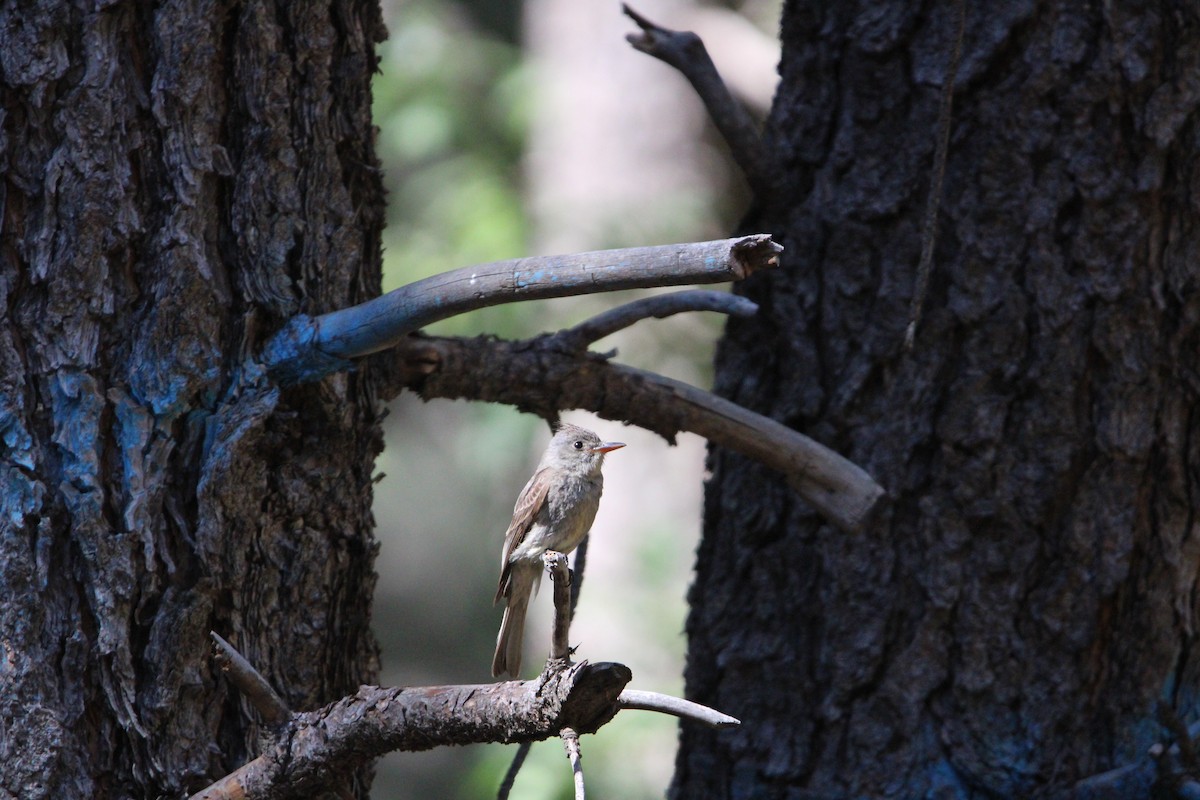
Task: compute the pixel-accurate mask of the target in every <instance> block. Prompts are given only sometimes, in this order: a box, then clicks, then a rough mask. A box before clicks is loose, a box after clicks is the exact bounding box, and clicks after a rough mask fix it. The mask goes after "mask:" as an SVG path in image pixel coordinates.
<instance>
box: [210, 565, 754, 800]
mask: <svg viewBox="0 0 1200 800" xmlns="http://www.w3.org/2000/svg"><path fill="white" fill-rule="evenodd" d="M546 566H547V569H549V570H550V571H551V578H552V580H553V581H554V608H555V622H554V633H553V636H552V639H553V644H552V646H551V650H550V657H549V658H548V659H547V661H546V668H545V669H544V670H543V672H542V674H541V675H539V676H538V677H537V678H535V679H534V680H532V681H505V682H501V683H492V684H482V685H473V686H433V687H424V688H411V689H404V688H391V689H389V688H384V687H379V686H361V687H359V690H358V692H356V693H355V694H354V695H352V696H350V697H344V698H342V699H341V700H338V701H337V702H335V703H331V704H329V705H327V706H325V707H324V708H322V709H319V710H317V711H310V712H305V713H298V714H292V713H291V712H286V713H287V719H286V720H284V721H283V723H282V724H280V725H279V726H277V728H276V737H275V740H274V744H273V745H272V746H270V747H269V749H268V750H267V751H266V752H264V753H263V754H262V755H260V756H259V757H258V758H255V759H254V760H252V761H250V762H249V763H247V764H245V765H243V766H242V767H239V768H238V769H236V770H234V771H233V772H231V773H229V774H228V775H226V776H225V777H223V778H221V779H220V780H218V781H216V782H215V783H213V784H211V785H210V786H209V787H208V788H206V789H204V790H203V791H200V792H198V793H196V794H194V795H192V797H191V800H276V799H277V798H284V797H309V796H312V795H314V794H316V793H317V792H319V791H320V790H322V789H324V788H327V787H328V786H329V785H330V784H331V783H333V782H335V781H337V780H338V779H339V778H340V777H341V776H343V775H346V774H349V773H350V772H352V771H353V770H354V769H356V768H357V767H359V766H361V765H362V764H363V763H365V762H367V761H369V760H371V759H373V758H377V757H378V756H381V755H383V754H384V753H388V752H391V751H393V750H428V749H430V748H433V747H439V746H443V745H462V744H481V743H485V742H503V743H511V742H522V743H525V742H532V741H538V740H541V739H548V738H550V737H551V736H560V737H562V739H563V741H564V743H565V745H566V746H567V752H568V755H569V756H570V757H571V760H572V771H573V773H574V779H575V786H576V791H577V792H581V791H582V785H583V771H582V770H583V768H582V766H581V764H580V762H579V742H578V739H579V734H582V733H595V732H596V731H597V730H599V729H600V727H602V726H603V725H605V724H606V723H608V721H609V720H611V719H612V718H613V717H614V716H616V714H617V712H619V711H620V710H621V709H622V708H645V709H650V710H658V711H663V712H665V713H672V714H679V713H680V712H679V711H678V709H681V708H682V709H684V710H685V711H686V712H688V715H690V716H695V717H697V718H701V719H708V720H713V719H718V718H724V719H725V720H731V721H732V724H737V722H736V720H733V718H732V717H726V716H725V715H723V714H720V713H719V712H717V711H715V710H713V709H709V708H705V707H704V706H697V705H696V704H694V703H688V702H687V701H684V700H679V699H676V698H670V697H665V696H663V695H655V694H653V693H650V692H639V693H634V694H633V695H629V694H626V693H625V692H624V691H623V690H624V689H625V685H626V684H628V683H629V681H630V679H631V678H632V677H633V674H632V673H631V672H630V671H629V668H628V667H626V666H625V665H623V664H612V663H606V664H588V663H587V662H586V661H585V662H581V663H579V664H574V665H572V664H571V663H570V656H571V651H570V648H569V645H568V644H567V642H568V633H567V626H568V625H569V623H570V607H571V588H570V585H571V581H570V571H569V570H568V568H567V559H566V557H565V556H563V555H562V554H560V553H553V554H551V553H547V554H546ZM212 636H213V638H214V640H219V642H220V650H219V653H218V657H219V658H220V659H222V660H223V661H227V660H232V661H237V662H240V663H243V664H244V667H245V669H242V670H239V675H240V677H239V678H236V679H235V681H234V683H235V685H236V686H238V687H239V688H241V687H247V688H249V690H250V691H252V692H255V693H261V689H262V686H263V685H266V680H265V679H263V678H262V676H261V675H259V673H258V672H257V671H256V670H255V669H254V668H253V667H252V666H251V665H250V664H249V662H246V660H245V659H244V658H242V656H241V655H240V654H239V653H238V652H237V651H236V650H235V649H234V648H233V647H232V646H231V645H230V644H229V643H228V642H226V641H225V640H224V639H221V638H220V637H219V636H217V635H216V633H213V634H212ZM267 690H268V692H269V693H270V694H271V695H274V691H273V690H272V689H271V688H270V687H269V686H267ZM646 697H650V698H651V699H650V700H647V699H645V698H646ZM280 705H281V706H282V701H280ZM284 708H285V710H286V707H284ZM673 709H674V710H673ZM710 724H712V723H711V722H710ZM516 768H517V767H514V768H512V769H510V771H509V777H508V778H506V780H505V786H502V787H501V794H502V796H503V795H504V794H506V793H507V789H508V788H509V787H511V785H512V781H511V779H512V777H515V775H516ZM577 796H581V795H577Z"/></svg>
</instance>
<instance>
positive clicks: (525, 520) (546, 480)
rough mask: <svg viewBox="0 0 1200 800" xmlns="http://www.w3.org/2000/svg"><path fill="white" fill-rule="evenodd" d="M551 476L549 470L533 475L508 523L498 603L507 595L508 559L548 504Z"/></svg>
mask: <svg viewBox="0 0 1200 800" xmlns="http://www.w3.org/2000/svg"><path fill="white" fill-rule="evenodd" d="M550 475H551V472H550V470H549V469H539V470H538V471H537V472H535V473H533V477H532V478H530V479H529V483H527V484H525V488H524V489H522V490H521V494H520V495H519V496H518V497H517V504H516V505H515V506H514V507H513V515H512V522H510V523H508V530H507V531H505V532H504V554H503V555H502V556H501V559H500V584H499V586H497V587H496V599H495V601H494V602H496V603H499V602H500V598H501V597H504V596H505V594H507V589H508V574H509V569H510V567H509V563H508V559H509V558H511V557H512V554H513V551H514V550H516V549H517V548H518V547H520V546H521V542H523V541H525V537H526V535H528V533H529V529H530V528H532V527H533V520H534V518H536V517H537V514H538V511H540V510H541V508H542V505H543V504H545V502H546V493H547V492H548V491H549V490H550Z"/></svg>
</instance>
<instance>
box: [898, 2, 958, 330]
mask: <svg viewBox="0 0 1200 800" xmlns="http://www.w3.org/2000/svg"><path fill="white" fill-rule="evenodd" d="M956 5H957V9H958V19H957V33H956V35H955V37H954V51H953V52H952V53H951V54H950V64H949V66H948V67H947V68H946V78H945V80H944V81H943V82H942V102H941V105H940V106H939V108H938V138H937V147H936V148H935V149H934V153H933V176H932V177H931V178H930V181H929V196H928V197H927V198H926V199H925V218H924V220H923V221H922V223H921V260H920V261H919V262H918V264H917V282H916V286H915V287H914V289H913V297H912V305H911V306H910V307H909V312H908V325H907V326H906V327H905V329H904V349H905V350H912V349H913V343H914V342H915V341H916V336H917V326H918V325H920V324H921V312H922V308H923V306H924V305H925V295H926V294H928V293H929V275H930V273H931V272H932V271H933V247H934V245H935V244H936V243H937V220H938V209H939V208H940V207H941V204H942V181H943V179H944V178H945V177H946V153H947V151H948V150H949V147H950V122H951V111H952V109H953V107H954V81H955V79H956V78H957V76H958V62H959V61H960V60H961V58H962V46H963V33H964V31H965V30H966V25H967V3H966V0H957V3H956Z"/></svg>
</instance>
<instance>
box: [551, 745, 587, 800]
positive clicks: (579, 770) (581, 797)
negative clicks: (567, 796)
mask: <svg viewBox="0 0 1200 800" xmlns="http://www.w3.org/2000/svg"><path fill="white" fill-rule="evenodd" d="M558 735H559V736H560V737H561V738H562V741H563V748H564V749H565V750H566V751H567V759H568V760H569V761H570V762H571V775H572V776H573V777H574V779H575V800H585V798H586V794H587V792H585V791H584V787H583V754H582V753H581V752H580V750H579V734H578V733H576V732H575V729H574V728H563V729H562V731H560V732H559V734H558Z"/></svg>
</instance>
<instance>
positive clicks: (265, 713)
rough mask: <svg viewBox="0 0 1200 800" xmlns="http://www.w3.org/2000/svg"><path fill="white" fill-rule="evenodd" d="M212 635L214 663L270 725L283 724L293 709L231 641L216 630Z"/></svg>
mask: <svg viewBox="0 0 1200 800" xmlns="http://www.w3.org/2000/svg"><path fill="white" fill-rule="evenodd" d="M208 635H209V636H210V637H212V640H213V647H214V655H215V657H216V661H217V666H219V667H220V668H221V670H222V671H223V672H224V673H225V676H226V677H227V678H229V680H230V682H232V683H233V685H234V686H236V687H237V689H238V691H240V692H241V693H242V694H244V695H245V696H246V699H247V700H249V701H250V704H251V705H253V706H254V707H255V708H256V709H258V713H259V714H262V717H263V721H264V722H266V723H267V725H269V726H271V727H273V728H274V727H278V726H280V725H283V724H284V723H285V722H287V721H288V720H289V719H291V718H292V710H291V709H290V708H288V706H287V703H285V702H283V698H282V697H280V696H279V695H278V694H277V693H276V692H275V689H274V688H273V687H272V686H271V684H269V683H267V679H266V678H264V677H263V676H262V675H260V674H259V672H258V670H256V669H255V668H254V667H253V666H252V665H251V664H250V662H249V661H247V660H246V659H245V657H244V656H243V655H242V654H241V653H239V652H238V651H237V650H236V649H234V647H233V645H231V644H230V643H229V642H227V641H225V640H224V639H223V638H221V635H220V634H218V633H217V632H216V631H209V634H208Z"/></svg>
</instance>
